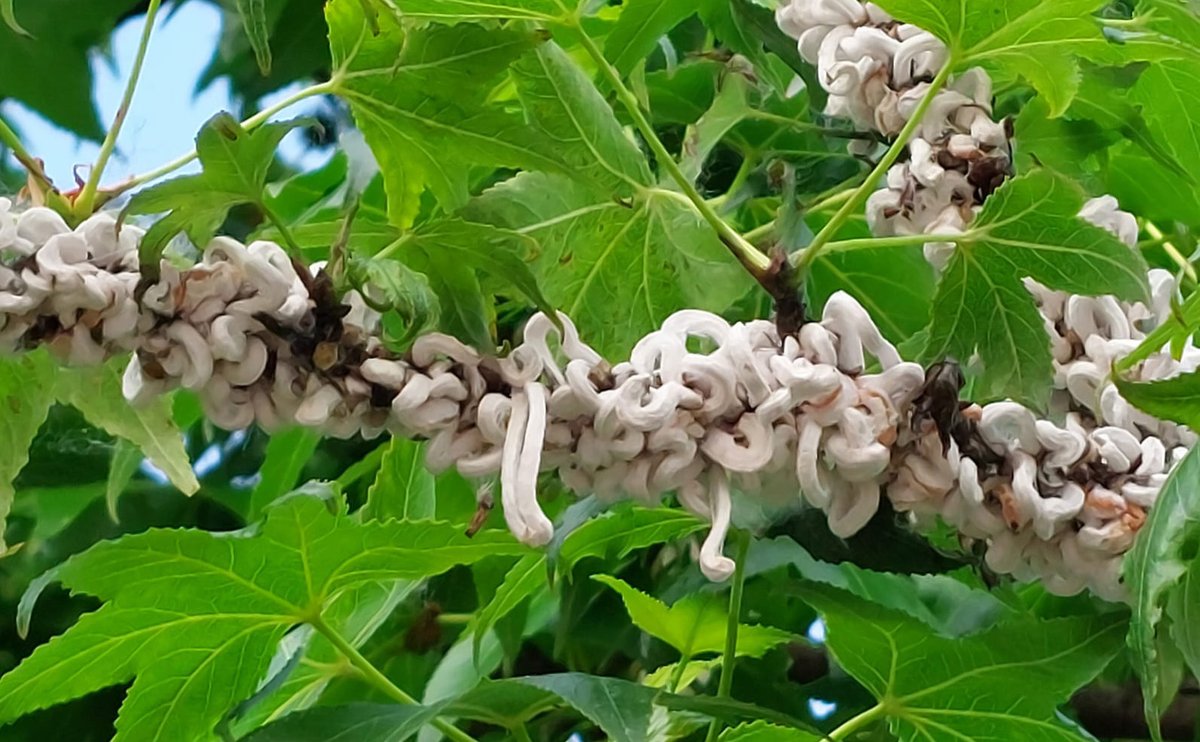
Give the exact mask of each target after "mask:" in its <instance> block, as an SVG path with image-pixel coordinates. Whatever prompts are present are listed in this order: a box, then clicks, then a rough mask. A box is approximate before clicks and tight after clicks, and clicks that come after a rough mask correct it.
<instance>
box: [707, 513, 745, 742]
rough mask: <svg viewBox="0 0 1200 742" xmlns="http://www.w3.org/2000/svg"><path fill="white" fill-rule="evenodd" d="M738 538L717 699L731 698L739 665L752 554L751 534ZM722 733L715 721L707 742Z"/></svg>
mask: <svg viewBox="0 0 1200 742" xmlns="http://www.w3.org/2000/svg"><path fill="white" fill-rule="evenodd" d="M734 534H735V535H736V538H737V555H736V556H735V557H734V559H736V560H737V567H736V568H735V569H734V572H733V588H732V590H731V591H730V594H729V616H728V623H727V624H726V625H725V651H724V652H722V653H721V679H720V681H718V683H717V698H729V696H730V693H731V691H732V690H733V668H734V666H735V665H736V664H737V641H738V628H739V627H740V626H741V619H742V592H743V591H744V588H745V587H746V556H747V554H749V553H750V534H749V533H746V532H745V531H740V530H739V531H734ZM720 732H721V722H720V720H718V719H713V720H712V723H711V724H710V725H709V726H708V736H707V737H706V738H705V742H715V741H716V739H717V735H718V734H720Z"/></svg>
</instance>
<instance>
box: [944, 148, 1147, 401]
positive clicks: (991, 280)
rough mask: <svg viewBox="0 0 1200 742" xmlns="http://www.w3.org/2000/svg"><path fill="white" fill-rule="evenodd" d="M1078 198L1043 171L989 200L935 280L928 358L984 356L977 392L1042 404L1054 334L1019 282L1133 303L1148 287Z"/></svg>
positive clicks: (1133, 261)
mask: <svg viewBox="0 0 1200 742" xmlns="http://www.w3.org/2000/svg"><path fill="white" fill-rule="evenodd" d="M1082 203H1083V197H1082V195H1081V194H1080V193H1079V192H1078V190H1077V189H1076V188H1075V187H1074V186H1073V185H1072V184H1071V183H1070V181H1067V180H1065V179H1063V178H1061V177H1058V176H1055V175H1053V174H1051V173H1049V172H1046V171H1041V170H1039V171H1034V172H1032V173H1030V174H1028V175H1025V176H1022V177H1020V178H1016V179H1013V180H1011V181H1009V182H1008V183H1007V184H1006V185H1005V186H1004V187H1003V188H1001V189H1000V190H999V191H997V192H996V193H995V194H994V195H993V196H992V197H991V198H989V199H988V201H987V204H986V205H985V206H984V208H983V211H982V212H981V213H980V215H979V217H978V218H977V219H976V221H975V223H974V225H973V226H972V228H971V230H970V231H969V232H968V233H967V235H966V236H965V237H964V239H963V241H962V242H960V243H959V245H958V248H957V249H956V250H955V253H954V257H953V258H952V259H951V260H950V264H949V265H948V266H947V267H946V270H945V273H944V274H943V275H942V278H941V281H940V282H939V284H938V288H937V293H936V295H935V296H934V300H933V320H932V323H931V324H930V327H929V340H928V344H927V346H926V351H925V357H926V358H927V359H935V358H944V357H947V356H950V357H953V358H956V359H958V360H959V361H960V362H964V363H965V362H967V361H968V360H970V359H971V358H972V357H973V356H974V355H975V354H976V353H978V355H979V357H980V359H981V360H982V361H983V364H984V373H983V377H982V379H981V385H980V387H979V396H980V397H982V398H989V399H993V398H999V397H1012V398H1013V399H1017V400H1019V401H1023V402H1026V403H1029V404H1033V405H1040V404H1041V403H1042V402H1043V401H1044V400H1045V399H1046V397H1047V395H1048V393H1049V382H1050V378H1051V375H1052V370H1053V369H1052V364H1051V356H1050V341H1049V339H1048V338H1047V337H1046V331H1045V328H1044V326H1043V322H1042V317H1041V315H1040V314H1039V313H1038V311H1037V308H1036V306H1035V305H1034V302H1033V298H1032V297H1031V296H1030V295H1029V293H1028V291H1026V289H1025V287H1024V285H1022V282H1021V280H1022V279H1023V278H1026V277H1028V278H1033V279H1034V280H1036V281H1038V282H1039V283H1041V284H1043V285H1045V286H1048V287H1050V288H1052V289H1057V290H1061V291H1069V292H1071V293H1075V294H1086V295H1089V296H1097V295H1103V294H1114V295H1116V296H1117V297H1118V298H1121V299H1127V300H1131V301H1137V300H1140V299H1142V298H1144V297H1145V296H1146V292H1147V287H1146V265H1145V262H1144V261H1143V260H1142V258H1141V255H1140V254H1138V253H1137V252H1135V251H1133V250H1131V249H1130V248H1128V247H1126V246H1125V245H1124V244H1122V243H1121V242H1120V241H1118V240H1117V238H1116V237H1114V236H1113V235H1111V234H1110V233H1108V232H1106V231H1105V230H1103V229H1100V228H1098V227H1095V226H1093V225H1091V224H1088V223H1087V222H1085V221H1083V220H1082V219H1080V218H1078V216H1076V215H1077V214H1078V212H1079V209H1080V206H1081V205H1082Z"/></svg>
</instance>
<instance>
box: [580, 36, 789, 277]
mask: <svg viewBox="0 0 1200 742" xmlns="http://www.w3.org/2000/svg"><path fill="white" fill-rule="evenodd" d="M571 24H572V25H573V27H574V30H576V31H577V32H578V33H579V40H580V43H581V44H582V45H583V48H584V50H585V51H587V53H588V55H589V56H590V57H591V58H592V61H594V62H595V63H596V66H597V67H598V68H599V70H600V74H601V76H602V77H604V80H605V82H607V83H608V84H609V86H610V87H611V88H612V89H613V91H614V92H615V93H616V95H617V99H618V100H619V101H621V104H622V105H623V106H624V107H625V109H626V111H627V112H628V113H629V116H630V118H631V119H632V120H633V125H634V126H635V127H636V128H637V130H638V131H639V132H640V133H641V135H642V137H643V138H644V139H645V140H646V144H647V145H648V146H649V147H650V151H651V152H653V153H654V157H655V159H656V160H657V161H658V165H659V167H661V168H662V169H663V170H665V171H666V172H667V174H668V175H670V176H671V179H672V180H674V181H675V184H676V185H677V186H679V189H680V190H681V191H683V194H684V195H685V196H686V197H687V199H688V201H690V202H691V204H692V207H693V208H695V210H696V212H697V213H698V214H699V215H700V217H701V218H702V219H704V221H706V222H708V224H709V226H710V227H712V228H713V231H715V232H716V233H717V236H718V237H719V238H720V239H721V242H723V243H725V246H726V247H728V248H729V251H730V252H732V253H733V255H734V257H735V258H737V259H738V262H740V263H741V264H742V266H743V267H745V269H746V270H747V271H748V272H749V273H750V275H752V276H754V278H755V280H757V281H758V282H759V283H761V284H763V285H764V286H766V285H767V283H768V282H769V281H770V276H769V271H770V268H771V259H770V258H768V257H767V256H766V255H764V254H763V253H761V252H759V250H758V248H756V247H755V246H754V245H752V244H750V243H749V242H748V241H747V240H746V238H744V237H742V235H741V234H740V233H738V231H737V230H736V229H734V228H733V227H731V226H730V225H729V224H728V223H727V222H726V221H725V220H724V219H722V218H721V217H720V215H719V214H717V212H716V211H715V210H714V209H713V208H712V206H711V205H710V204H709V203H708V202H707V201H705V200H704V197H703V196H702V195H700V192H699V191H698V190H696V186H695V185H694V184H693V183H692V181H691V180H690V179H689V178H688V177H687V175H685V174H684V172H683V170H681V169H680V168H679V163H677V162H676V161H675V158H674V157H672V156H671V153H670V152H668V151H667V148H666V146H664V145H663V143H662V140H660V139H659V138H658V135H657V134H656V133H655V132H654V126H653V125H651V123H650V121H649V120H648V119H647V118H646V116H645V114H643V113H642V109H641V105H640V104H639V103H638V99H637V96H636V95H634V94H633V91H631V90H630V89H629V88H628V87H626V85H625V83H624V82H622V80H621V75H620V73H618V72H617V71H616V70H615V69H613V66H612V65H611V64H609V63H608V60H607V59H605V57H604V52H602V51H601V50H600V47H598V46H596V42H595V41H593V40H592V39H591V37H590V36H588V34H587V32H585V31H584V30H583V27H582V24H580V22H579V19H577V18H575V19H573V20H572V21H571Z"/></svg>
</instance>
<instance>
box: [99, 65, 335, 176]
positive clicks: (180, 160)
mask: <svg viewBox="0 0 1200 742" xmlns="http://www.w3.org/2000/svg"><path fill="white" fill-rule="evenodd" d="M336 84H337V76H336V75H335V76H334V78H333V79H330V80H328V81H326V82H322V83H317V84H316V85H309V86H308V87H307V88H304V89H303V90H298V91H296V92H295V93H293V94H292V95H289V96H288V97H287V98H284V99H283V100H281V101H279V102H278V103H276V104H275V105H273V106H268V107H266V108H264V109H263V110H261V111H259V112H258V113H256V114H254V115H253V116H251V117H250V118H248V119H246V120H245V121H243V122H242V123H241V126H242V128H243V129H245V130H247V131H250V130H251V129H256V128H258V127H259V126H262V125H263V124H265V123H267V121H269V120H270V119H271V117H272V116H274V115H275V114H277V113H279V112H281V111H283V110H284V109H286V108H290V107H291V106H294V105H295V104H297V103H299V102H300V101H303V100H307V99H309V98H313V97H315V96H318V95H327V94H329V93H332V92H333V91H334V86H335V85H336ZM194 159H196V150H194V149H193V150H192V151H191V152H188V153H187V154H185V155H180V156H179V157H177V158H175V159H174V160H171V161H170V162H168V163H166V164H165V165H162V166H160V167H157V168H155V169H154V170H151V171H149V172H147V173H143V174H141V175H135V176H133V177H132V178H129V179H128V180H126V181H125V182H123V183H121V184H120V185H118V186H116V187H115V188H114V189H113V191H112V195H114V196H116V195H119V194H122V193H125V192H126V191H129V190H132V189H134V188H137V187H138V186H141V185H145V184H146V183H150V182H152V181H155V180H158V179H159V178H162V177H164V176H167V175H170V174H171V173H173V172H175V171H176V170H178V169H179V168H181V167H183V166H185V165H187V164H188V163H189V162H191V161H192V160H194Z"/></svg>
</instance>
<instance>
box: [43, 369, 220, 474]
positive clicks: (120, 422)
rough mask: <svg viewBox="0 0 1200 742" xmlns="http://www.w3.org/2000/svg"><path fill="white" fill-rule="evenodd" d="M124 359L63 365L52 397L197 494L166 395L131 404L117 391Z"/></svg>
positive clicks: (185, 451) (181, 437)
mask: <svg viewBox="0 0 1200 742" xmlns="http://www.w3.org/2000/svg"><path fill="white" fill-rule="evenodd" d="M126 363H128V358H127V357H119V358H114V359H112V360H110V361H108V362H107V363H105V364H103V365H101V366H95V367H92V368H86V367H85V368H64V369H61V370H59V372H58V379H57V384H56V385H55V395H56V397H57V399H58V401H59V402H64V403H66V404H70V405H72V406H74V407H75V408H76V409H78V410H79V411H80V412H82V413H83V416H84V417H85V418H87V420H88V422H90V423H91V424H93V425H95V426H96V427H98V428H101V429H103V430H105V431H107V432H109V433H111V434H112V435H114V436H116V437H118V438H121V439H123V440H125V441H128V442H129V443H132V444H133V445H134V446H136V447H137V450H139V451H141V453H142V454H143V455H145V457H146V458H148V459H149V460H150V461H151V462H152V463H153V464H154V465H155V466H157V467H158V468H159V469H160V470H161V471H162V472H163V473H164V474H166V475H167V478H168V479H170V480H171V484H173V485H175V487H177V488H178V489H179V491H180V492H183V493H184V494H185V495H193V494H195V493H196V492H198V491H199V490H200V482H198V481H197V480H196V474H195V472H193V471H192V464H191V461H190V460H189V459H188V454H187V449H186V448H184V445H183V434H182V432H181V431H180V430H179V427H178V426H177V425H176V424H175V420H174V418H173V417H172V414H171V404H170V399H169V398H166V397H163V398H159V399H155V400H153V401H151V402H149V403H147V404H144V405H139V406H137V407H133V408H131V407H130V405H129V402H128V401H127V400H126V399H125V395H124V394H123V393H122V391H121V376H122V374H123V373H124V371H125V365H126ZM139 463H140V462H139Z"/></svg>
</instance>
